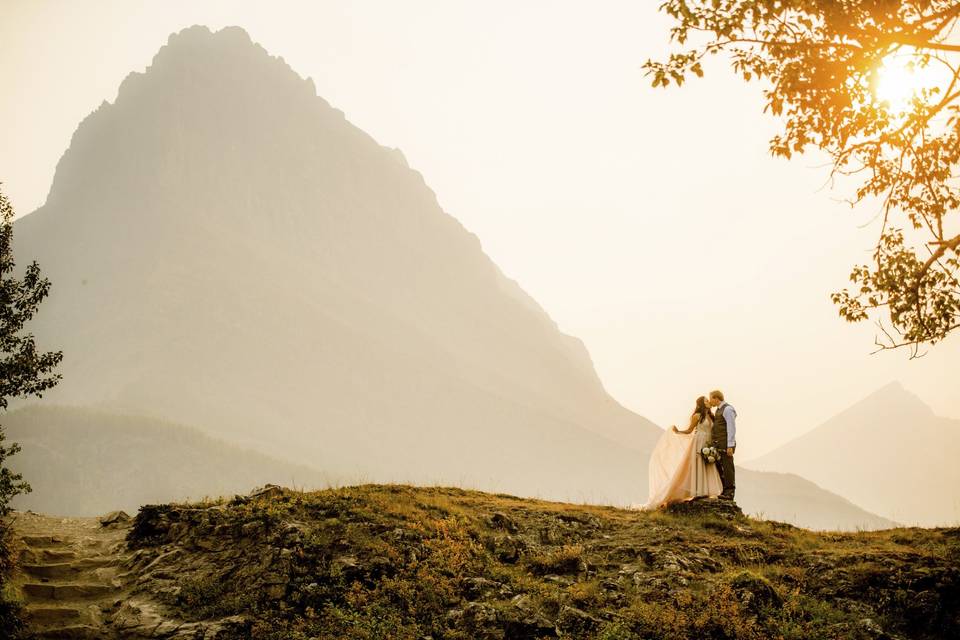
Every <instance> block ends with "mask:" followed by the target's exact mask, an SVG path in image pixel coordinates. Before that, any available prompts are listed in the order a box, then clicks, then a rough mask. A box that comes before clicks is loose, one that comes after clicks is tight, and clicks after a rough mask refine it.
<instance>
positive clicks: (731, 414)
mask: <svg viewBox="0 0 960 640" xmlns="http://www.w3.org/2000/svg"><path fill="white" fill-rule="evenodd" d="M710 406H711V407H715V408H716V410H717V411H716V415H715V416H714V419H713V420H714V421H713V442H712V443H711V445H712V446H714V447H716V448H717V449H718V450H719V451H721V452H722V453H721V454H720V459H719V460H717V471H719V472H720V482H722V483H723V493H721V494H720V499H721V500H733V494H734V492H735V491H736V490H737V482H736V471H735V470H734V468H733V452H734V451H736V449H737V410H736V409H734V408H733V405H730V404H727V403H726V402H725V401H724V399H723V392H722V391H711V392H710Z"/></svg>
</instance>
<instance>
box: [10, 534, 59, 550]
mask: <svg viewBox="0 0 960 640" xmlns="http://www.w3.org/2000/svg"><path fill="white" fill-rule="evenodd" d="M21 539H22V540H23V544H25V545H27V546H28V547H34V548H46V547H59V546H62V545H64V544H65V543H66V541H65V540H64V539H63V538H61V537H59V536H23V538H21Z"/></svg>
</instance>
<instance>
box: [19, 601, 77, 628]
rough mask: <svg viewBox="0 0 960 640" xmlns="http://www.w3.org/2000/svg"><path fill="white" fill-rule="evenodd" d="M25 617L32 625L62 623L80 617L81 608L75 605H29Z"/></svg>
mask: <svg viewBox="0 0 960 640" xmlns="http://www.w3.org/2000/svg"><path fill="white" fill-rule="evenodd" d="M24 612H25V617H26V619H27V621H28V622H29V623H30V625H31V626H37V625H44V626H49V625H54V624H58V625H62V624H63V623H65V622H72V621H75V620H79V619H80V615H81V613H80V610H79V609H76V608H74V607H55V606H50V605H27V606H26V607H25V608H24Z"/></svg>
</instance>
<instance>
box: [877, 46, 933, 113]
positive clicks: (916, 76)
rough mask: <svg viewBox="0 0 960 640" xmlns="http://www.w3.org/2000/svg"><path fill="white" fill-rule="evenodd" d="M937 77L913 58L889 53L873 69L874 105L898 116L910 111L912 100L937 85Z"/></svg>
mask: <svg viewBox="0 0 960 640" xmlns="http://www.w3.org/2000/svg"><path fill="white" fill-rule="evenodd" d="M938 80H939V78H937V74H936V73H934V71H933V69H931V67H930V66H928V65H921V64H920V63H919V62H918V59H917V57H916V56H914V55H909V54H899V55H898V54H891V55H889V56H887V57H886V58H884V59H883V62H882V63H881V65H880V67H879V68H878V69H877V73H876V77H875V82H874V86H873V95H874V97H875V98H876V99H877V102H881V103H887V106H888V108H889V109H890V111H892V112H894V113H899V112H903V111H907V110H908V109H909V108H910V104H911V103H912V101H913V99H914V98H915V97H922V96H923V92H924V91H925V90H930V89H932V88H934V87H935V86H937V82H938Z"/></svg>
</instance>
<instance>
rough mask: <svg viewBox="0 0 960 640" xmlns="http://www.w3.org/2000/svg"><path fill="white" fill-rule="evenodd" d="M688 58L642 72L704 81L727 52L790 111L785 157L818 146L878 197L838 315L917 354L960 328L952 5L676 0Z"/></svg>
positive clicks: (957, 83)
mask: <svg viewBox="0 0 960 640" xmlns="http://www.w3.org/2000/svg"><path fill="white" fill-rule="evenodd" d="M660 9H661V11H663V12H665V13H666V14H668V15H669V16H670V17H671V18H672V19H673V20H674V26H673V27H672V29H671V37H672V40H673V41H674V42H675V43H677V44H678V45H679V46H680V47H681V50H679V51H678V52H675V53H673V54H671V55H670V56H669V58H668V59H667V60H665V61H664V60H661V61H653V60H651V61H648V62H647V63H646V64H645V65H644V68H645V69H646V71H647V73H648V75H649V76H650V77H651V78H652V81H653V86H655V87H657V86H661V87H667V86H669V85H671V84H676V85H680V84H682V83H683V81H684V80H685V79H686V78H688V77H689V76H690V75H691V74H692V75H696V76H702V75H703V67H702V64H701V63H702V61H703V60H704V58H705V57H706V56H709V55H712V54H723V55H726V56H727V57H728V58H729V60H730V62H731V64H732V67H733V70H734V72H735V73H736V74H737V75H739V76H740V77H741V78H743V80H745V81H748V82H749V81H751V80H761V81H763V82H764V83H765V89H764V94H763V95H764V98H765V101H766V105H765V110H766V111H768V112H770V113H772V114H774V115H775V116H778V117H780V119H781V121H782V123H783V129H782V132H780V133H779V134H778V135H776V136H775V137H774V138H773V139H772V140H771V141H770V150H771V152H772V153H773V154H774V155H775V156H782V157H784V158H790V157H791V156H793V155H794V154H797V153H801V152H804V151H806V150H808V149H810V148H814V149H819V150H821V151H823V152H825V153H827V154H828V155H829V157H830V158H831V160H832V167H831V178H833V177H837V176H851V178H850V179H851V180H854V181H855V184H856V185H857V186H856V191H855V194H854V195H853V196H852V197H851V201H852V202H853V203H854V204H856V203H862V202H864V201H868V202H870V201H879V202H880V203H881V209H880V216H879V217H880V221H879V222H878V226H879V228H880V231H879V235H878V238H877V243H876V246H875V248H874V251H873V257H872V261H871V262H870V263H869V264H862V265H855V266H854V267H853V269H852V272H851V274H850V281H851V283H852V284H851V285H850V286H849V287H848V288H846V289H843V290H842V291H840V292H837V293H834V294H833V296H832V298H833V301H834V303H836V304H837V305H838V307H839V312H840V316H841V317H843V318H845V319H847V320H849V321H851V322H860V321H863V320H866V319H868V318H871V319H874V320H875V321H876V322H877V325H878V327H879V328H880V332H879V333H878V336H877V339H876V343H877V345H878V347H879V348H880V349H886V348H897V347H906V348H908V349H909V350H910V353H911V356H916V355H919V353H920V350H921V348H922V347H924V346H925V345H932V344H934V343H936V342H938V341H940V340H943V339H944V338H945V337H946V336H947V335H948V334H949V333H950V332H951V331H953V330H954V329H957V328H958V327H960V285H958V268H960V264H958V252H960V224H958V220H957V218H958V215H957V211H956V210H957V207H958V205H960V193H958V184H957V175H956V174H957V169H958V162H960V139H958V136H960V117H958V116H960V113H958V109H960V105H958V99H960V59H958V58H960V44H957V43H956V42H957V38H956V37H955V36H960V34H954V29H955V27H956V26H957V21H958V18H960V2H957V1H956V0H903V1H893V0H668V1H667V2H664V3H663V4H662V5H661V7H660Z"/></svg>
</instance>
